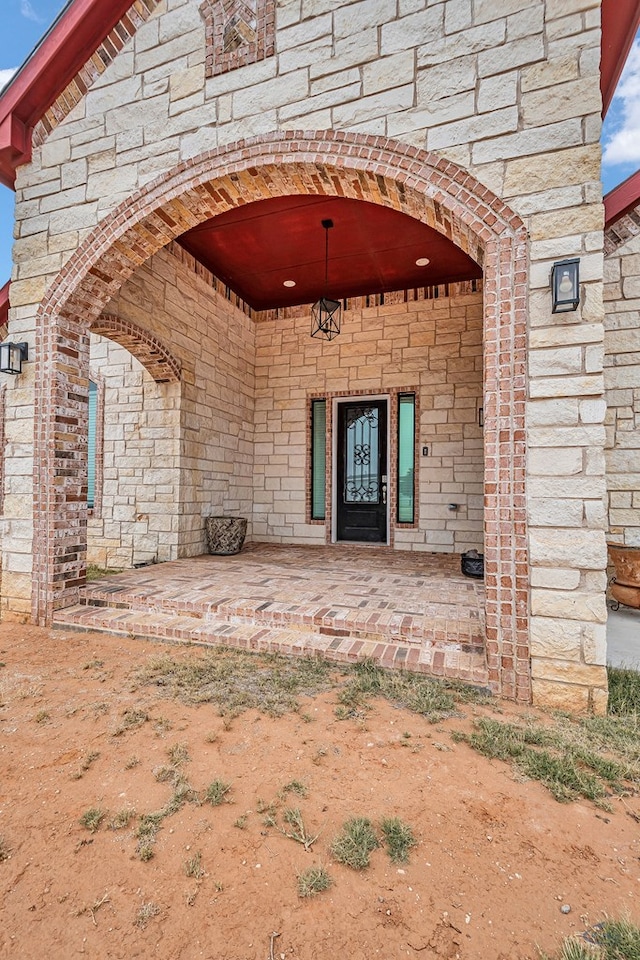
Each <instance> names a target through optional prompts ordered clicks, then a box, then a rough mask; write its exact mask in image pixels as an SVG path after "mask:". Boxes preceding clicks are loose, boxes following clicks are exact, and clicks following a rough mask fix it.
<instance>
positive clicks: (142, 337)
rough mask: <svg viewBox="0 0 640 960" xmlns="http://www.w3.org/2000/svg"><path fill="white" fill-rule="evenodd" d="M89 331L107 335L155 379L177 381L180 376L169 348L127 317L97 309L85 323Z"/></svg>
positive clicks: (161, 381)
mask: <svg viewBox="0 0 640 960" xmlns="http://www.w3.org/2000/svg"><path fill="white" fill-rule="evenodd" d="M89 330H90V332H91V333H95V334H96V335H97V336H100V337H108V339H109V340H113V342H114V343H119V344H120V346H121V347H124V349H125V350H128V351H129V353H130V354H131V355H132V356H134V357H135V358H136V360H137V361H138V362H139V363H141V364H142V366H143V367H144V368H145V370H146V371H147V373H148V374H149V376H150V377H152V378H153V379H154V380H155V381H156V383H177V382H178V381H179V380H180V363H179V361H178V360H176V358H175V357H173V356H172V355H171V353H170V351H169V350H167V348H166V347H165V346H164V344H162V343H160V341H159V340H158V338H157V337H154V336H152V335H151V334H150V333H147V331H146V330H143V329H142V327H139V326H138V325H137V324H136V323H133V322H132V321H131V320H123V319H122V317H117V316H115V315H114V314H112V313H101V314H100V316H99V317H98V318H97V319H96V320H93V321H92V322H91V324H90V326H89Z"/></svg>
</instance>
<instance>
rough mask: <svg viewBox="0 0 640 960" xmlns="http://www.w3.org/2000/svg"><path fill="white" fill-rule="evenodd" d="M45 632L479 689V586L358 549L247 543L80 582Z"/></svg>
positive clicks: (419, 559) (437, 561)
mask: <svg viewBox="0 0 640 960" xmlns="http://www.w3.org/2000/svg"><path fill="white" fill-rule="evenodd" d="M54 625H55V626H57V627H65V628H69V627H72V628H81V629H89V630H103V631H108V632H110V633H120V634H135V635H137V636H141V637H158V638H163V639H167V640H178V641H191V642H193V643H202V644H207V645H213V644H217V645H226V646H234V647H239V648H243V649H248V650H268V651H271V652H279V653H294V654H311V655H324V656H327V657H329V658H331V659H334V660H342V661H346V660H355V659H360V658H363V657H374V658H375V659H377V660H379V661H380V662H381V663H382V664H383V665H385V666H389V667H407V668H409V669H411V670H417V671H420V672H424V673H430V674H433V675H435V676H447V677H457V678H460V679H462V680H467V681H471V682H473V683H478V684H482V685H486V684H487V667H486V658H485V648H484V589H483V584H482V582H481V581H477V580H470V579H468V578H467V577H463V576H462V574H461V573H460V558H459V557H458V556H456V555H452V554H424V553H409V552H399V551H394V550H390V549H388V548H384V547H382V548H378V547H377V548H368V547H357V546H342V545H341V546H335V547H333V546H327V547H313V546H288V545H286V546H284V545H282V546H281V545H273V544H248V545H246V546H245V548H244V549H243V551H242V553H240V554H238V555H236V556H233V557H214V556H201V557H194V558H190V559H188V560H176V561H172V562H170V563H163V564H159V565H157V566H150V567H144V568H143V569H139V570H130V571H127V572H125V573H120V574H115V575H110V576H107V577H105V578H103V579H101V580H96V581H93V582H92V583H89V584H87V586H86V588H85V589H84V592H83V603H82V604H81V605H78V606H75V607H70V608H67V609H65V610H60V611H58V612H57V614H56V617H55V622H54Z"/></svg>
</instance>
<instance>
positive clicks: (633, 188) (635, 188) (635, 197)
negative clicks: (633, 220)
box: [604, 170, 640, 230]
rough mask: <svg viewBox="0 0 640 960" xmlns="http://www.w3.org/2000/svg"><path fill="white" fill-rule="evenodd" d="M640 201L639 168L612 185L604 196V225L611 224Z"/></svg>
mask: <svg viewBox="0 0 640 960" xmlns="http://www.w3.org/2000/svg"><path fill="white" fill-rule="evenodd" d="M639 203H640V170H636V172H635V173H632V174H631V176H630V177H627V179H626V180H623V182H622V183H619V184H618V186H617V187H614V188H613V190H611V191H610V192H609V193H608V194H607V195H606V197H605V198H604V227H605V230H606V229H607V228H608V227H611V226H613V224H614V223H616V221H617V220H619V219H620V218H621V217H624V215H625V213H628V212H629V211H630V210H633V208H634V207H637V206H638V204H639Z"/></svg>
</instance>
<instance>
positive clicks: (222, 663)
mask: <svg viewBox="0 0 640 960" xmlns="http://www.w3.org/2000/svg"><path fill="white" fill-rule="evenodd" d="M334 675H335V667H332V666H331V665H329V664H328V663H327V662H326V661H324V660H321V659H319V658H318V659H315V658H311V657H300V658H297V657H296V658H293V657H292V658H288V657H283V656H279V655H277V654H253V653H252V654H247V653H242V652H241V651H237V650H228V649H224V648H222V649H220V650H215V651H210V652H207V653H205V654H199V655H197V656H193V657H191V658H189V659H186V660H185V659H180V660H178V659H174V658H173V657H170V656H167V655H165V656H161V657H157V658H155V659H154V660H152V661H151V663H150V664H149V666H148V667H146V668H145V669H144V670H143V671H141V673H140V674H139V676H138V679H139V682H141V683H143V684H146V685H152V686H155V687H158V688H159V689H160V691H161V692H162V693H164V694H165V695H167V696H170V697H172V698H174V699H178V700H181V701H182V702H184V703H190V704H194V703H211V704H214V705H216V706H217V707H218V709H219V711H220V714H221V716H223V717H224V719H225V720H226V721H227V722H228V723H230V721H231V719H233V717H236V716H239V715H240V714H241V713H243V712H244V711H245V710H250V709H256V710H260V711H261V712H262V713H266V714H269V715H271V716H281V715H282V714H284V713H288V712H291V711H295V710H297V709H298V706H299V704H298V697H299V696H300V695H304V694H307V695H311V694H315V693H318V692H319V691H321V690H324V689H326V688H328V687H329V686H331V685H332V677H333V676H334Z"/></svg>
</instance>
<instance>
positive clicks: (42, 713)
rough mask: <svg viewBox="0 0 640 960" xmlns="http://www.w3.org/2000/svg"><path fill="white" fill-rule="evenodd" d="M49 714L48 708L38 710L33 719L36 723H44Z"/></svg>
mask: <svg viewBox="0 0 640 960" xmlns="http://www.w3.org/2000/svg"><path fill="white" fill-rule="evenodd" d="M50 716H51V714H50V713H49V711H48V710H38V712H37V713H36V715H35V717H34V718H33V719H34V720H35V722H36V723H46V722H47V720H48V719H49V717H50Z"/></svg>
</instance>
